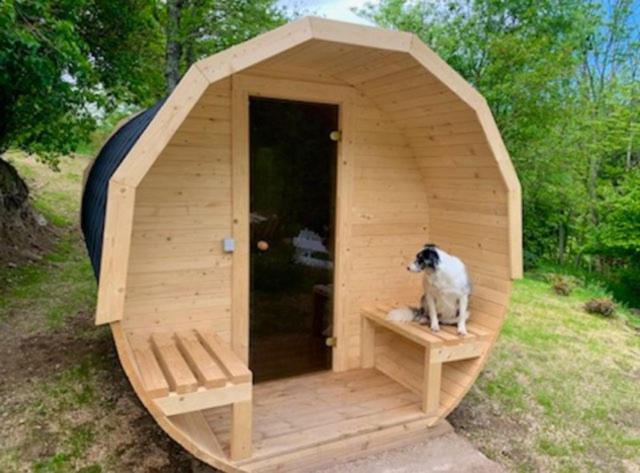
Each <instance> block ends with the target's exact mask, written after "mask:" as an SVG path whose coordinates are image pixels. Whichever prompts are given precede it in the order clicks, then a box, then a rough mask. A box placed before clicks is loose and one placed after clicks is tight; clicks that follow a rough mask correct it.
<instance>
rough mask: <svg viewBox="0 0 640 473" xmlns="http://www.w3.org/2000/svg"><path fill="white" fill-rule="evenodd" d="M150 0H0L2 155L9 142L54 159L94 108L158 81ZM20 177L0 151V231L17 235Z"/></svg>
mask: <svg viewBox="0 0 640 473" xmlns="http://www.w3.org/2000/svg"><path fill="white" fill-rule="evenodd" d="M156 14H157V8H156V4H155V2H154V1H152V0H114V1H107V0H76V1H70V0H1V1H0V117H1V118H0V156H1V155H2V153H4V152H5V151H6V150H7V149H8V148H9V147H13V148H19V149H22V150H24V151H26V152H28V153H35V154H37V155H38V157H39V159H41V160H43V161H45V162H47V163H49V164H50V165H52V166H55V164H56V159H57V156H58V155H60V154H68V153H71V152H73V151H74V150H75V149H76V147H77V146H78V145H79V144H80V143H83V142H86V141H87V140H88V137H89V134H90V132H91V131H92V130H93V129H94V128H95V125H96V121H97V119H98V118H99V117H100V115H101V114H104V113H107V112H109V111H110V110H113V109H114V108H115V107H117V106H118V105H119V104H121V103H133V104H139V105H144V104H147V103H150V102H151V101H152V100H154V99H155V98H156V97H157V96H158V95H159V93H160V91H161V90H162V86H163V81H162V69H161V62H162V61H161V57H162V56H161V55H162V29H161V25H160V23H159V21H158V19H157V15H156ZM27 195H28V193H27V192H26V186H25V185H24V182H22V181H21V180H20V178H19V176H18V174H17V173H16V172H15V169H13V168H12V166H11V165H10V164H9V163H7V162H5V161H2V159H1V158H0V241H2V243H3V244H7V242H8V243H11V242H12V241H14V242H15V241H19V240H20V239H21V238H23V237H24V236H25V235H27V236H28V235H29V232H28V231H23V232H20V231H19V229H21V228H22V229H24V227H25V225H26V224H27V222H26V221H25V219H28V216H29V215H31V212H30V211H29V208H28V202H27Z"/></svg>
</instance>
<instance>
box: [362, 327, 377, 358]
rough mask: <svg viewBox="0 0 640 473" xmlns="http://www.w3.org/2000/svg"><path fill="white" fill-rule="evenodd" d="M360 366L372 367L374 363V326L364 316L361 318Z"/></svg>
mask: <svg viewBox="0 0 640 473" xmlns="http://www.w3.org/2000/svg"><path fill="white" fill-rule="evenodd" d="M361 340H362V350H361V356H362V367H363V368H373V366H374V363H375V349H376V327H375V325H373V323H372V322H371V321H370V320H368V319H367V318H366V317H363V318H362V337H361Z"/></svg>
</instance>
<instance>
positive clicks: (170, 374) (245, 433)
mask: <svg viewBox="0 0 640 473" xmlns="http://www.w3.org/2000/svg"><path fill="white" fill-rule="evenodd" d="M128 340H129V344H130V346H131V349H132V351H133V355H134V359H135V362H136V363H137V368H138V371H139V373H140V377H141V379H142V383H143V386H144V389H145V391H146V393H147V395H148V396H149V397H151V398H152V399H153V402H155V404H156V405H157V406H158V408H159V409H160V410H161V411H162V412H163V413H164V414H165V415H167V416H173V415H178V414H184V413H188V412H194V411H202V410H205V409H210V408H213V407H218V406H225V405H231V406H232V434H231V452H230V456H231V458H232V459H234V460H238V459H242V458H247V457H248V456H250V454H251V402H252V401H251V393H252V374H251V371H249V369H248V368H247V366H246V365H245V364H244V363H243V362H242V361H241V360H240V358H238V356H236V354H235V353H234V352H233V350H231V348H230V347H229V346H228V344H227V343H225V342H224V341H223V340H221V339H220V337H218V336H217V335H216V334H215V333H214V332H213V330H207V329H196V330H184V331H179V332H175V333H174V332H154V333H150V334H133V335H130V336H129V337H128Z"/></svg>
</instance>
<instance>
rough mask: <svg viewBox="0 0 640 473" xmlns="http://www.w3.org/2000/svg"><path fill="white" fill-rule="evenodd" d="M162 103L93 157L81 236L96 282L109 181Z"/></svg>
mask: <svg viewBox="0 0 640 473" xmlns="http://www.w3.org/2000/svg"><path fill="white" fill-rule="evenodd" d="M163 102H164V100H161V101H160V102H158V103H157V104H155V105H154V106H153V107H151V108H149V109H147V110H145V111H144V112H142V113H140V114H138V115H136V116H135V117H133V118H132V119H131V120H129V121H128V122H127V123H125V124H124V125H123V126H122V127H120V129H119V130H118V131H116V132H115V133H114V134H113V136H111V138H109V141H107V142H106V143H105V145H104V146H103V147H102V149H101V150H100V153H99V154H98V156H97V157H96V159H95V161H94V163H93V166H92V167H91V170H90V171H89V176H88V177H87V182H86V184H85V187H84V192H83V194H82V217H81V218H82V233H84V241H85V244H86V245H87V251H88V252H89V258H90V259H91V265H92V266H93V272H94V274H95V276H96V280H97V279H99V277H100V260H101V258H102V237H103V235H104V219H105V212H106V208H107V190H108V186H109V179H111V176H112V175H113V173H114V172H116V169H118V166H120V163H121V162H122V160H123V159H124V158H125V156H126V155H127V154H128V153H129V150H130V149H131V148H132V147H133V145H134V144H135V143H136V141H138V138H140V135H142V133H143V132H144V130H146V128H147V126H148V125H149V123H150V122H151V120H152V119H153V117H154V116H155V115H156V113H158V110H159V109H160V107H161V106H162V104H163Z"/></svg>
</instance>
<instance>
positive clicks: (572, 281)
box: [546, 274, 580, 296]
mask: <svg viewBox="0 0 640 473" xmlns="http://www.w3.org/2000/svg"><path fill="white" fill-rule="evenodd" d="M546 279H547V281H549V282H550V283H551V288H552V289H553V290H554V291H555V293H556V294H558V295H559V296H568V295H569V294H571V291H573V289H574V288H575V287H577V286H579V285H580V281H579V280H578V279H577V278H575V277H574V276H566V275H562V274H549V275H547V277H546Z"/></svg>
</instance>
